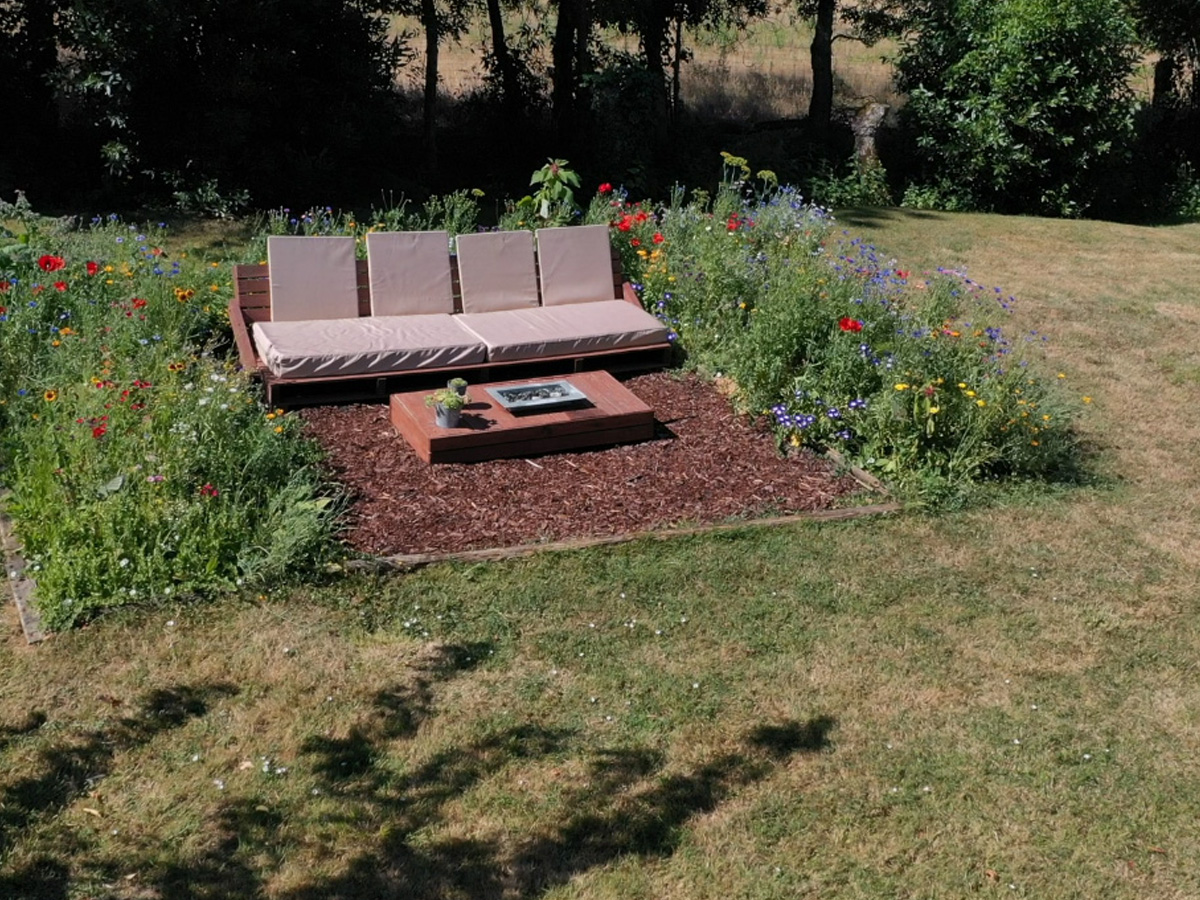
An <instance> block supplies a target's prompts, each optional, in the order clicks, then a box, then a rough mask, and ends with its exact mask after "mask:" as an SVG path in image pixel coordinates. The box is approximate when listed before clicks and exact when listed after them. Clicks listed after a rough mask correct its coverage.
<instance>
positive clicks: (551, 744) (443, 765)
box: [280, 678, 834, 900]
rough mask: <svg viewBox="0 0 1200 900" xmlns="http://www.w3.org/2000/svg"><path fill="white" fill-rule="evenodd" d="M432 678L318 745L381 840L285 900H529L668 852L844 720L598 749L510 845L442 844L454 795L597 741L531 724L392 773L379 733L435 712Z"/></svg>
mask: <svg viewBox="0 0 1200 900" xmlns="http://www.w3.org/2000/svg"><path fill="white" fill-rule="evenodd" d="M427 688H428V684H425V683H423V682H422V679H421V678H418V679H417V685H416V687H414V688H413V689H410V690H408V691H389V692H384V693H383V694H381V695H380V696H378V697H377V698H376V705H377V709H380V710H383V711H384V712H385V714H384V715H383V717H382V719H381V720H375V721H374V722H372V723H368V724H366V725H364V726H362V727H360V728H359V729H357V730H356V731H355V733H354V735H353V736H352V737H351V738H347V739H346V740H345V741H344V742H342V743H340V744H334V743H332V742H323V743H322V744H320V745H319V746H318V745H314V746H312V747H310V752H314V753H317V754H318V756H320V757H321V758H320V759H319V760H318V762H317V768H318V771H321V772H322V773H323V774H324V775H325V776H326V777H327V778H328V779H329V782H328V783H329V788H330V790H331V791H336V792H339V793H340V794H342V795H343V796H345V797H347V798H348V799H349V798H353V799H354V800H355V801H357V803H354V804H351V807H350V808H349V810H348V812H347V822H351V821H353V822H355V823H358V824H360V825H361V824H365V823H371V827H372V830H373V831H376V832H377V834H378V835H379V839H378V841H377V843H376V846H374V847H373V848H371V849H369V850H367V851H365V852H363V853H361V854H360V855H359V856H357V857H355V858H353V859H351V860H350V861H349V863H348V864H347V865H346V867H345V870H344V871H343V872H342V873H341V874H339V875H336V876H333V877H331V878H327V879H322V880H319V881H314V882H312V883H310V884H306V885H303V886H300V887H297V888H294V889H292V890H290V891H287V892H285V893H283V894H281V895H280V896H281V897H283V898H284V900H334V898H357V897H371V898H378V900H390V898H394V900H399V898H406V900H423V898H430V900H432V898H443V897H456V896H463V897H472V898H477V900H490V898H494V900H499V898H501V897H506V898H514V897H517V898H523V897H530V898H531V897H535V896H539V895H541V894H542V893H543V892H545V891H546V890H548V889H550V888H552V887H554V886H556V885H560V884H564V883H566V882H567V881H569V880H570V879H571V878H572V877H574V876H575V875H577V874H579V873H582V872H585V871H587V870H589V869H592V868H595V867H598V866H603V865H606V864H608V863H610V862H612V861H614V860H616V859H619V858H621V857H625V856H640V857H665V856H669V855H670V854H671V853H673V852H674V851H675V849H676V847H677V846H678V844H679V841H680V838H681V835H682V833H683V829H684V827H685V826H686V824H687V823H688V821H689V820H690V819H692V818H693V817H694V816H696V815H699V814H703V813H706V812H710V811H712V810H713V809H715V808H716V807H717V806H718V805H719V804H720V803H721V802H722V801H723V800H725V799H726V798H727V797H729V796H730V795H731V794H732V793H733V792H735V791H736V790H738V789H739V788H742V787H744V786H746V785H749V784H752V783H754V782H756V781H759V780H761V779H762V778H765V777H767V776H768V775H769V774H770V773H771V772H772V771H773V770H774V769H775V767H776V766H778V765H780V764H782V763H783V762H785V761H786V760H787V759H788V758H789V757H791V756H792V755H793V754H796V753H802V752H803V753H813V752H817V751H820V750H822V749H824V748H826V747H827V746H828V735H829V732H830V730H831V729H832V728H833V726H834V721H833V720H832V719H831V718H828V717H818V718H814V719H812V720H809V721H807V722H784V723H781V724H778V725H763V726H760V727H758V728H756V729H753V730H752V731H751V732H750V733H749V734H747V735H746V736H745V737H744V739H743V740H742V742H741V743H742V746H741V748H740V749H739V750H738V751H737V752H731V753H726V754H722V755H719V756H717V757H715V758H714V759H712V760H710V761H708V762H707V763H704V764H702V765H699V766H697V767H695V768H693V769H692V770H690V771H685V772H678V773H669V774H668V773H664V771H663V769H664V766H665V762H666V761H665V759H664V757H663V756H662V755H661V754H660V753H658V752H656V751H653V750H650V749H646V748H639V747H627V748H617V749H605V750H598V751H593V752H592V753H591V754H590V756H591V758H590V759H589V760H588V763H587V766H588V772H587V775H586V777H584V778H582V779H580V781H579V783H578V784H575V785H571V786H568V787H567V788H566V789H565V792H564V793H565V796H562V797H561V800H560V801H559V802H560V805H561V808H562V809H564V810H567V811H568V813H567V817H566V818H565V819H564V820H563V821H561V822H560V823H559V824H557V825H556V826H555V827H553V828H551V829H550V830H548V831H545V832H543V833H537V834H529V835H527V836H526V837H524V838H518V839H516V841H515V842H505V843H501V842H500V841H497V840H494V839H486V838H469V837H461V836H454V835H450V836H440V837H434V838H433V839H432V840H431V839H430V835H437V834H438V831H437V829H438V827H439V826H440V825H443V824H445V823H446V820H447V816H446V807H447V805H448V804H450V803H453V802H454V801H455V800H456V799H457V798H459V797H460V796H461V795H462V794H463V793H464V792H465V791H467V790H469V789H471V788H472V787H473V786H475V785H477V784H479V783H481V782H482V781H484V780H485V779H487V778H488V777H490V776H492V775H494V774H496V773H498V772H499V771H500V770H501V769H503V768H504V767H505V766H507V765H509V764H511V763H512V762H514V761H516V760H539V759H545V758H547V757H551V756H555V755H558V754H561V753H562V752H564V751H567V750H572V749H574V750H577V751H578V750H583V751H584V752H587V751H586V750H584V748H580V747H578V746H577V744H576V741H575V735H574V734H573V733H572V732H569V731H566V730H561V729H547V728H542V727H540V726H537V725H521V726H515V727H512V728H508V729H504V730H502V731H499V732H496V733H493V734H490V735H487V736H484V737H481V738H479V739H478V740H475V741H472V742H471V743H469V744H467V745H466V746H458V747H454V748H448V749H446V750H443V751H441V752H440V753H438V754H436V755H435V756H433V757H432V758H431V759H429V760H428V761H427V762H426V763H425V764H424V765H422V766H421V767H419V768H418V769H416V770H415V771H412V772H410V773H408V774H406V775H403V776H394V775H390V774H388V773H387V772H385V771H382V770H381V769H379V768H377V767H376V765H375V762H376V758H375V754H376V753H377V752H378V751H377V750H376V748H377V746H378V742H379V740H380V739H381V738H385V737H388V738H390V737H392V736H395V734H396V733H393V734H392V735H389V734H388V732H387V729H388V728H397V727H398V728H399V729H400V732H399V734H400V735H406V734H407V733H408V729H409V728H410V727H411V722H412V721H413V717H417V718H419V717H421V716H423V715H425V714H427V713H428V710H429V702H428V699H427V696H426V694H425V690H426V689H427ZM399 696H403V697H404V698H406V699H405V701H404V703H402V704H400V705H402V706H403V708H404V710H405V712H404V713H403V714H402V715H399V716H397V714H396V711H395V707H396V705H397V704H396V702H395V701H396V698H397V697H399ZM418 832H420V834H421V838H420V839H419V840H414V839H413V838H414V835H416V834H417V833H418Z"/></svg>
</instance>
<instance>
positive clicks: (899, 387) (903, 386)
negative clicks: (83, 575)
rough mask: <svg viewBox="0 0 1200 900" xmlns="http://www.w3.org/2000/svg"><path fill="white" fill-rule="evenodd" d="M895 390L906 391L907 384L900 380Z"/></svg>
mask: <svg viewBox="0 0 1200 900" xmlns="http://www.w3.org/2000/svg"><path fill="white" fill-rule="evenodd" d="M896 390H898V391H907V390H908V385H907V384H905V383H904V382H903V381H902V382H900V383H899V384H897V385H896Z"/></svg>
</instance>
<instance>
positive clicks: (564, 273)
mask: <svg viewBox="0 0 1200 900" xmlns="http://www.w3.org/2000/svg"><path fill="white" fill-rule="evenodd" d="M537 248H538V267H539V277H540V278H541V284H542V306H559V305H561V304H564V303H590V302H592V301H594V300H612V299H614V298H615V297H616V289H615V286H614V283H613V264H612V245H611V244H610V243H609V240H608V226H607V225H574V226H567V227H565V228H542V229H541V230H539V231H538V233H537Z"/></svg>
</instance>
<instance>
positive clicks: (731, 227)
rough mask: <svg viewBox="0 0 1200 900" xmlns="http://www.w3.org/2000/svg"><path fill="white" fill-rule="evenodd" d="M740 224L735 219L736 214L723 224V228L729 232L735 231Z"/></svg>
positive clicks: (736, 218) (737, 219)
mask: <svg viewBox="0 0 1200 900" xmlns="http://www.w3.org/2000/svg"><path fill="white" fill-rule="evenodd" d="M741 224H742V223H741V220H740V219H739V218H738V217H737V215H736V214H734V215H732V216H730V217H729V221H728V222H726V223H725V227H726V228H727V229H728V230H730V231H737V230H738V226H739V225H741Z"/></svg>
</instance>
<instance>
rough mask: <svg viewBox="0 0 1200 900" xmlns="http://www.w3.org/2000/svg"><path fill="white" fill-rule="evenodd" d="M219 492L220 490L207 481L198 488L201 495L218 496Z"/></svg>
mask: <svg viewBox="0 0 1200 900" xmlns="http://www.w3.org/2000/svg"><path fill="white" fill-rule="evenodd" d="M220 494H221V492H220V491H218V490H217V489H216V488H215V487H213V486H212V485H211V484H208V483H207V482H205V484H204V485H203V486H202V487H201V488H200V496H201V497H218V496H220Z"/></svg>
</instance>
